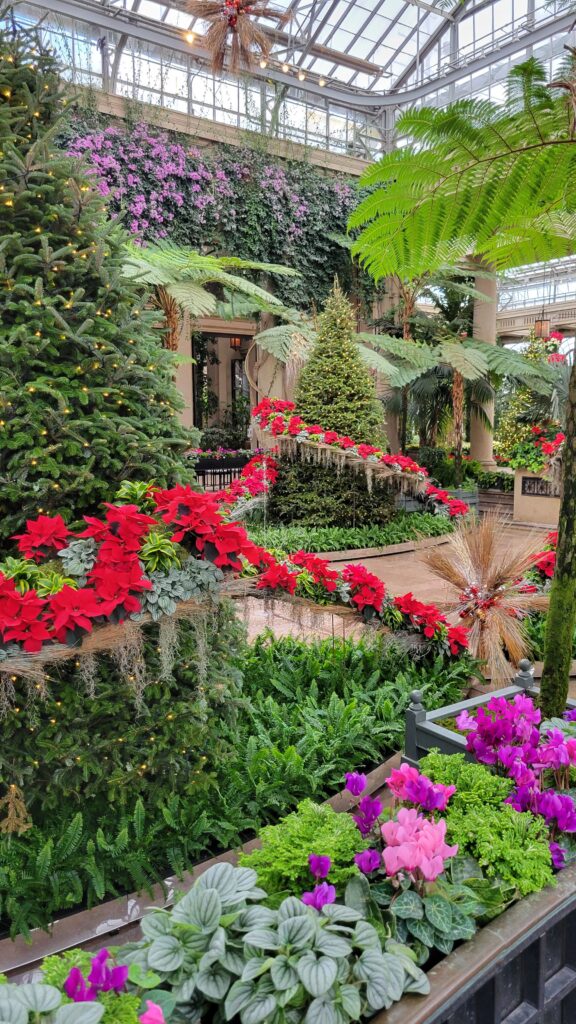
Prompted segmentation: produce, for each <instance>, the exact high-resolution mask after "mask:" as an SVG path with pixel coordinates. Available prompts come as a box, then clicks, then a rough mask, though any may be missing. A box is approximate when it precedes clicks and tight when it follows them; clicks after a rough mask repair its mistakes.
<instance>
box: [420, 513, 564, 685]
mask: <svg viewBox="0 0 576 1024" xmlns="http://www.w3.org/2000/svg"><path fill="white" fill-rule="evenodd" d="M507 525H509V524H508V523H507V521H506V520H505V519H503V518H502V517H499V516H497V515H486V516H484V518H483V519H482V520H481V521H480V522H479V523H473V524H472V525H469V526H467V525H465V524H464V523H460V524H459V525H458V527H457V528H456V531H455V533H454V534H453V535H452V537H451V539H450V542H449V543H448V544H445V545H443V546H442V547H441V548H433V549H432V550H431V551H430V552H429V554H428V555H427V556H426V558H425V561H426V564H427V565H428V567H429V569H431V571H432V572H433V573H434V575H435V576H438V577H439V578H440V579H442V580H444V581H445V582H446V583H448V584H449V586H450V587H451V588H452V589H453V590H455V591H456V593H457V595H458V596H457V598H456V600H454V601H452V602H450V603H449V604H447V605H444V607H445V610H446V611H447V613H448V614H457V615H458V616H459V618H460V619H461V622H462V625H463V626H466V627H467V628H468V629H469V630H470V633H469V650H470V653H471V654H472V655H473V656H474V657H477V658H480V659H481V660H482V661H484V662H485V664H486V668H487V672H488V675H489V676H490V678H491V679H493V680H498V681H504V680H509V679H510V678H512V677H513V675H514V669H515V666H516V665H517V664H518V662H519V661H520V660H521V658H524V657H526V653H527V651H528V647H529V643H528V638H527V635H526V630H525V627H524V623H523V620H524V619H525V618H526V616H527V615H529V614H530V613H531V612H541V611H546V610H547V608H548V601H549V599H548V596H547V595H545V594H542V593H541V592H538V591H535V590H534V588H533V586H532V584H528V583H527V582H526V580H525V575H526V573H527V572H528V571H529V570H530V569H533V568H534V555H535V554H536V553H537V552H538V550H539V548H540V547H541V543H539V542H538V541H537V540H535V539H532V538H529V539H528V540H527V541H526V542H525V544H523V545H522V547H521V549H520V550H519V551H512V550H511V549H510V545H509V544H506V543H505V540H504V543H502V541H503V538H505V533H504V531H505V530H506V527H507Z"/></svg>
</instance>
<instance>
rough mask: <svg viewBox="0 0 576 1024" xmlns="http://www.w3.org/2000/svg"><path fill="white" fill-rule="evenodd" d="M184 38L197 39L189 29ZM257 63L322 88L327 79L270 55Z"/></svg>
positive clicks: (189, 40) (187, 39)
mask: <svg viewBox="0 0 576 1024" xmlns="http://www.w3.org/2000/svg"><path fill="white" fill-rule="evenodd" d="M184 39H185V41H186V42H187V43H190V45H193V44H194V43H195V42H196V40H197V34H196V32H191V31H188V32H185V33H184ZM258 63H259V66H260V67H261V68H262V70H263V71H264V70H265V69H266V68H268V67H271V68H274V69H275V70H276V71H282V73H283V74H284V75H289V74H291V73H293V74H294V75H295V76H296V78H297V79H298V81H299V82H305V81H306V79H307V78H308V79H310V80H313V81H315V82H316V84H317V85H319V86H320V88H321V89H323V88H324V86H325V85H326V84H327V79H326V78H325V77H324V75H310V72H306V71H305V70H304V68H299V67H292V65H290V64H288V63H287V62H286V61H282V62H281V61H277V60H274V59H273V58H270V57H262V58H261V60H260V61H259V62H258Z"/></svg>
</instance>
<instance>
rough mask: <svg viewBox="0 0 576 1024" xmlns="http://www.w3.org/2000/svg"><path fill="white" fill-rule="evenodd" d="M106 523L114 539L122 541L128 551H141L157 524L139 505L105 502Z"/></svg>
mask: <svg viewBox="0 0 576 1024" xmlns="http://www.w3.org/2000/svg"><path fill="white" fill-rule="evenodd" d="M105 507H106V508H107V509H108V511H107V512H106V522H107V523H108V529H109V531H110V533H111V534H112V536H113V537H117V538H118V539H119V540H121V541H122V543H123V544H124V547H125V548H126V550H127V551H139V550H140V547H141V545H142V540H143V538H144V536H145V535H146V534H147V533H148V531H149V530H150V527H151V526H156V525H157V522H156V520H155V519H154V518H153V517H152V516H147V515H145V514H144V513H143V512H140V509H139V508H138V506H137V505H111V504H109V503H108V502H105Z"/></svg>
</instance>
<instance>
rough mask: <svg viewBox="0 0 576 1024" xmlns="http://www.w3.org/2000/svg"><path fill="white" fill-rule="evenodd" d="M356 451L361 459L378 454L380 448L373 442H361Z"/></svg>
mask: <svg viewBox="0 0 576 1024" xmlns="http://www.w3.org/2000/svg"><path fill="white" fill-rule="evenodd" d="M356 451H357V452H358V455H359V456H360V458H361V459H367V458H368V456H369V455H376V452H377V451H379V449H378V448H375V447H374V445H373V444H359V445H358V447H357V449H356Z"/></svg>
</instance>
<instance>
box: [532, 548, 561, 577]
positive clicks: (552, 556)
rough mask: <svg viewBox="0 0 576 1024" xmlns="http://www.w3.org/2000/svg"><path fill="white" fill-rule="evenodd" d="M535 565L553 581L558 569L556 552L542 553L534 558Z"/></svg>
mask: <svg viewBox="0 0 576 1024" xmlns="http://www.w3.org/2000/svg"><path fill="white" fill-rule="evenodd" d="M534 564H535V566H536V568H537V569H538V570H539V571H540V572H541V573H543V574H544V576H547V577H548V579H552V577H553V576H554V571H555V569H556V552H555V551H540V552H539V553H538V554H537V555H535V556H534Z"/></svg>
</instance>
